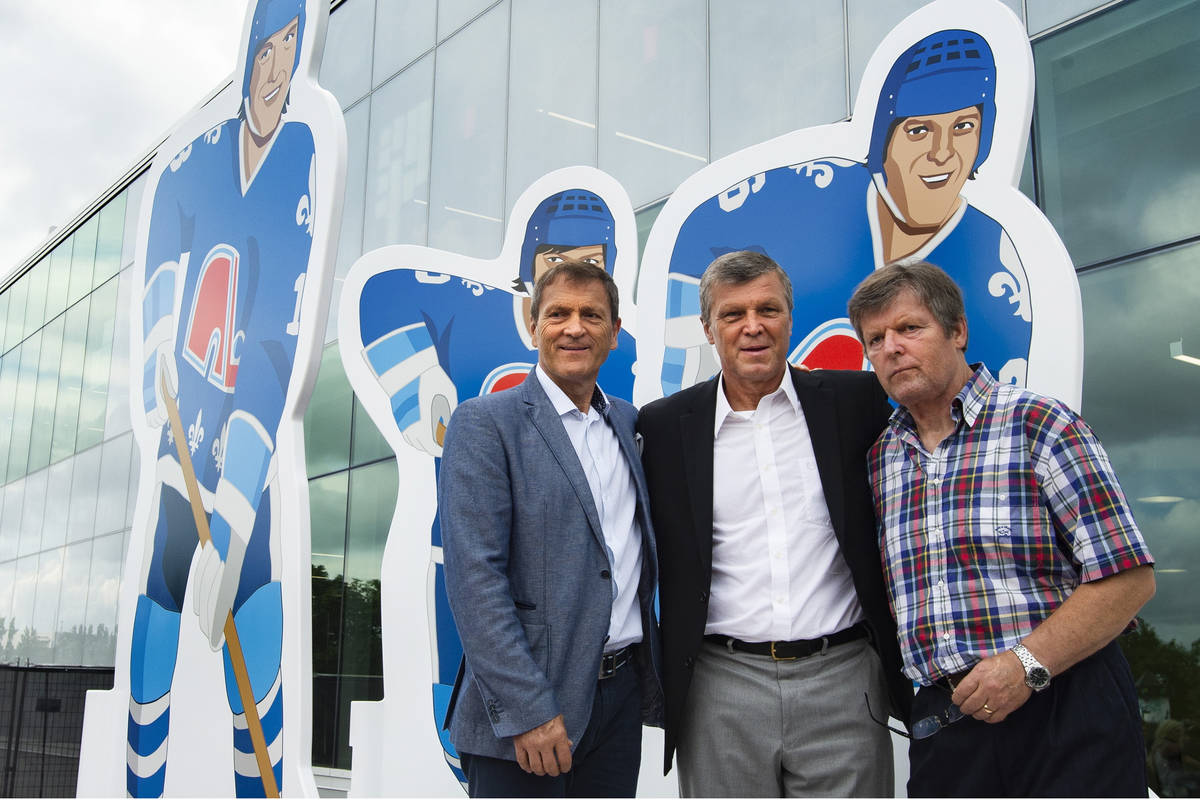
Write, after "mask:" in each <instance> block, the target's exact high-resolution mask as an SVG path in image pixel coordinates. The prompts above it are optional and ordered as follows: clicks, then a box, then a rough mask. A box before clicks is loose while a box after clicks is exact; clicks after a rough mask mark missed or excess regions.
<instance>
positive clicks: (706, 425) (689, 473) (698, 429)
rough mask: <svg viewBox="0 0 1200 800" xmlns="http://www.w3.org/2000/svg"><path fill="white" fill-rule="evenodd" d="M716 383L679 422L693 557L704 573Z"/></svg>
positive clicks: (709, 539) (709, 532)
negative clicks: (693, 523) (693, 524)
mask: <svg viewBox="0 0 1200 800" xmlns="http://www.w3.org/2000/svg"><path fill="white" fill-rule="evenodd" d="M720 380H721V378H720V375H718V376H717V377H715V378H712V379H711V380H710V381H709V383H708V385H707V386H706V387H705V389H704V391H703V392H702V393H701V394H700V395H699V396H698V402H697V403H696V404H695V405H694V406H692V408H691V410H690V412H689V413H687V414H683V415H682V416H680V418H679V426H680V431H679V433H680V436H681V437H682V440H683V448H682V453H683V464H682V467H683V475H684V479H685V482H686V484H687V491H688V500H689V502H690V503H691V507H692V519H693V520H695V521H696V536H695V542H696V548H697V554H698V555H699V556H700V563H701V564H703V565H704V570H705V572H706V573H707V572H709V571H710V570H711V569H712V527H713V510H712V504H713V422H714V419H715V417H716V413H717V391H719V384H720Z"/></svg>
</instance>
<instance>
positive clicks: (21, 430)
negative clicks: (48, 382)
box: [8, 333, 42, 480]
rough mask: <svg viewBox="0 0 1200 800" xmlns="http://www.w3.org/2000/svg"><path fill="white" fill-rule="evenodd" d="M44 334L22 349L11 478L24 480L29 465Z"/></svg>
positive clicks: (10, 447) (11, 444)
mask: <svg viewBox="0 0 1200 800" xmlns="http://www.w3.org/2000/svg"><path fill="white" fill-rule="evenodd" d="M41 345H42V335H41V334H40V333H35V334H34V335H33V336H31V337H29V338H28V339H26V340H25V342H24V343H23V344H22V345H21V347H20V348H19V349H18V350H14V351H12V352H11V353H10V354H9V357H10V358H11V357H12V355H13V354H19V355H20V358H21V371H20V372H19V373H18V374H17V396H16V402H15V403H14V404H13V425H12V438H11V439H10V441H9V444H8V479H9V480H12V479H13V478H17V477H20V476H21V475H24V474H25V472H26V467H27V466H28V464H29V438H30V434H31V433H32V430H33V403H34V397H35V393H36V391H37V380H38V355H39V354H40V353H41Z"/></svg>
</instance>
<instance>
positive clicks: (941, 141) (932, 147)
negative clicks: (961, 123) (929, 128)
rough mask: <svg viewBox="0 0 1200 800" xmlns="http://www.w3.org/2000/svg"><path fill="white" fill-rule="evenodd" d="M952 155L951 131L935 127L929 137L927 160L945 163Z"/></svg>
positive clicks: (952, 139)
mask: <svg viewBox="0 0 1200 800" xmlns="http://www.w3.org/2000/svg"><path fill="white" fill-rule="evenodd" d="M953 155H954V136H953V135H952V133H951V131H949V130H946V129H942V128H935V129H934V131H933V134H932V136H930V139H929V160H930V161H932V162H933V163H935V164H945V163H946V162H947V161H949V160H950V158H951V157H952V156H953Z"/></svg>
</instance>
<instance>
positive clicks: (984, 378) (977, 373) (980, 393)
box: [892, 361, 996, 436]
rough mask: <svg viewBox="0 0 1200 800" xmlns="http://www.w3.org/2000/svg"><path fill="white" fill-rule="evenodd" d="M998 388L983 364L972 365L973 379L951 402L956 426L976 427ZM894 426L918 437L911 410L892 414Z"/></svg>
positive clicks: (897, 410)
mask: <svg viewBox="0 0 1200 800" xmlns="http://www.w3.org/2000/svg"><path fill="white" fill-rule="evenodd" d="M995 388H996V379H995V378H993V377H992V373H991V372H990V371H988V368H987V367H986V366H984V364H983V362H982V361H980V362H978V363H975V364H972V365H971V377H970V378H969V379H968V380H967V382H966V383H964V384H963V387H962V389H960V390H959V391H958V394H956V395H955V396H954V399H953V400H951V401H950V417H951V418H952V419H953V420H954V423H955V425H957V424H958V423H959V422H966V424H967V427H968V428H973V427H974V426H975V420H976V419H978V418H979V414H980V413H981V412H982V411H983V408H984V406H985V405H987V401H988V398H989V397H990V396H991V394H992V390H993V389H995ZM892 424H893V425H895V426H897V427H899V428H903V429H906V430H908V431H911V432H912V433H913V435H914V436H915V435H916V430H917V423H916V421H915V420H914V419H913V416H912V414H911V413H909V410H908V409H907V408H905V407H904V406H900V407H899V408H897V409H896V410H895V411H893V412H892Z"/></svg>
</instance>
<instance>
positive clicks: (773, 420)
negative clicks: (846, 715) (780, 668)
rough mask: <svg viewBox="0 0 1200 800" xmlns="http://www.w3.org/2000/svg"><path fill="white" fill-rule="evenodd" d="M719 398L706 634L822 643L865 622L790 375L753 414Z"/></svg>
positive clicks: (722, 389)
mask: <svg viewBox="0 0 1200 800" xmlns="http://www.w3.org/2000/svg"><path fill="white" fill-rule="evenodd" d="M718 388H719V389H720V391H718V392H717V413H716V419H715V422H714V428H713V438H714V444H713V548H712V586H711V589H710V592H709V605H708V624H707V625H706V627H705V633H717V634H721V635H724V636H732V637H734V638H736V639H742V640H743V641H748V642H768V641H792V640H795V639H815V638H818V637H820V636H825V635H828V634H831V633H836V632H837V631H840V630H842V629H843V628H847V627H849V626H851V625H853V624H854V623H855V622H858V621H859V620H861V619H863V611H862V608H861V606H860V605H859V602H858V594H857V592H856V591H855V589H854V582H853V581H852V579H851V577H850V569H849V567H847V566H846V560H845V558H844V557H843V556H842V550H841V547H840V546H839V545H838V541H837V537H836V536H835V535H834V532H833V526H832V523H831V522H830V520H829V509H828V507H827V506H826V504H825V495H824V491H823V489H822V486H821V476H820V474H819V473H818V471H817V458H816V455H815V454H814V453H813V446H812V439H811V438H810V437H809V433H808V423H807V422H806V421H805V419H804V411H803V409H802V408H801V407H800V401H799V399H798V398H797V397H796V388H795V386H793V385H792V379H791V375H790V372H785V373H784V376H783V382H782V384H781V385H780V387H779V388H778V389H776V390H775V391H774V392H772V393H771V394H769V395H767V396H766V397H764V398H762V400H760V401H759V404H758V407H757V408H756V409H755V410H754V411H734V410H733V409H732V408H730V406H729V401H728V400H727V399H726V397H725V379H724V378H723V377H722V378H721V384H720V386H719V387H718Z"/></svg>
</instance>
